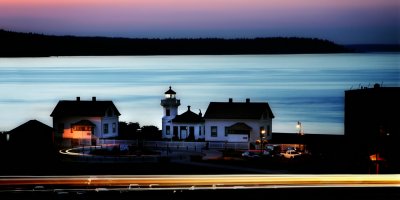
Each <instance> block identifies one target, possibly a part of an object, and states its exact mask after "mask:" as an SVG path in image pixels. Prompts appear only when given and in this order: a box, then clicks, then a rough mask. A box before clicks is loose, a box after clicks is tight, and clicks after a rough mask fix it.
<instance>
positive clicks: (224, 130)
mask: <svg viewBox="0 0 400 200" xmlns="http://www.w3.org/2000/svg"><path fill="white" fill-rule="evenodd" d="M273 118H274V114H273V113H272V110H271V108H270V107H269V105H268V103H266V102H250V99H246V102H233V100H232V99H231V98H230V99H229V101H228V102H211V103H210V104H209V106H208V108H207V111H206V113H205V114H204V119H205V140H206V141H219V142H249V143H252V144H255V143H256V141H258V142H261V141H263V142H266V141H268V140H270V139H271V138H272V134H271V133H272V119H273Z"/></svg>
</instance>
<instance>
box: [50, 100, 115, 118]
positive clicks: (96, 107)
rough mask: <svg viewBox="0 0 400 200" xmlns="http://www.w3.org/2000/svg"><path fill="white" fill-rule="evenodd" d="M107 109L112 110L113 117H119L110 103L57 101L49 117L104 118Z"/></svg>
mask: <svg viewBox="0 0 400 200" xmlns="http://www.w3.org/2000/svg"><path fill="white" fill-rule="evenodd" d="M108 109H113V111H114V114H115V115H118V116H119V115H121V114H120V113H119V111H118V109H117V107H115V105H114V103H113V102H112V101H97V100H92V101H82V100H77V101H65V100H62V101H59V102H58V104H57V105H56V107H55V108H54V110H53V112H52V113H51V115H50V116H51V117H70V116H86V117H98V116H105V115H106V112H107V111H108Z"/></svg>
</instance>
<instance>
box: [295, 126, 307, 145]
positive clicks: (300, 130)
mask: <svg viewBox="0 0 400 200" xmlns="http://www.w3.org/2000/svg"><path fill="white" fill-rule="evenodd" d="M296 128H297V129H298V130H299V137H301V136H303V135H304V132H303V125H302V124H301V122H300V121H297V124H296ZM302 141H303V137H301V140H299V148H300V142H302ZM303 148H304V144H303ZM303 150H305V149H303Z"/></svg>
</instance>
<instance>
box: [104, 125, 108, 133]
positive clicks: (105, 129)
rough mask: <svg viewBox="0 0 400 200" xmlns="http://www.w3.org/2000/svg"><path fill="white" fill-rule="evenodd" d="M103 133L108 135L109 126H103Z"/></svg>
mask: <svg viewBox="0 0 400 200" xmlns="http://www.w3.org/2000/svg"><path fill="white" fill-rule="evenodd" d="M103 133H108V124H103Z"/></svg>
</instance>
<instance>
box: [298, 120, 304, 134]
mask: <svg viewBox="0 0 400 200" xmlns="http://www.w3.org/2000/svg"><path fill="white" fill-rule="evenodd" d="M296 128H297V129H298V130H299V135H303V134H304V133H303V126H302V125H301V122H300V121H297V125H296Z"/></svg>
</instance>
